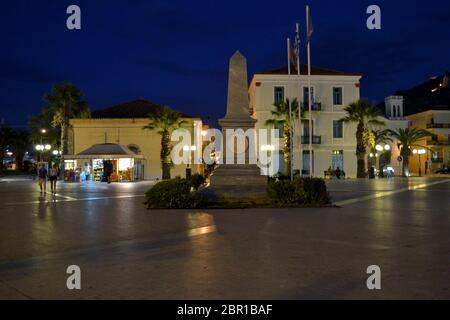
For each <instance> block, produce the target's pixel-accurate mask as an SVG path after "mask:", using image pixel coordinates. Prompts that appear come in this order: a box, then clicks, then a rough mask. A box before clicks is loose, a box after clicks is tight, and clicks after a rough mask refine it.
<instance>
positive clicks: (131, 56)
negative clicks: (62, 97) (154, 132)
mask: <svg viewBox="0 0 450 320" xmlns="http://www.w3.org/2000/svg"><path fill="white" fill-rule="evenodd" d="M310 3H311V13H312V17H313V22H314V29H315V31H314V35H313V40H312V63H313V64H314V65H318V66H322V67H328V68H334V69H338V70H343V71H355V72H362V73H363V74H364V77H363V80H362V88H361V95H362V96H363V97H367V98H369V99H370V100H372V101H374V102H379V101H380V100H382V99H383V98H384V97H385V96H386V95H389V94H392V93H393V92H395V91H396V90H397V89H407V88H410V87H412V86H414V85H416V84H419V83H421V82H423V81H425V80H426V79H428V78H429V77H431V76H433V75H438V74H442V73H444V72H445V71H447V70H450V61H449V59H450V41H449V40H450V18H449V17H450V2H449V1H448V0H438V1H432V0H430V1H423V0H420V1H411V0H409V1H406V0H403V1H392V0H390V1H387V0H386V1H355V0H345V1H338V0H317V1H316V0H315V1H310ZM70 4H77V5H79V6H80V7H81V10H82V30H80V31H69V30H68V29H67V28H66V19H67V17H68V15H67V14H66V8H67V6H69V5H70ZM305 4H306V1H299V0H295V1H286V0H278V1H261V0H259V1H243V0H240V1H234V0H227V1H212V0H201V1H200V0H191V1H186V0H184V1H169V0H160V1H151V0H145V1H144V0H140V1H138V0H134V1H133V0H128V1H125V0H122V1H118V0H115V1H112V0H108V1H106V0H94V1H93V0H90V1H84V0H71V1H63V0H58V1H54V0H39V1H38V0H36V1H24V0H14V1H2V2H1V5H0V6H1V9H0V35H1V37H0V39H1V50H0V119H1V118H4V119H5V121H6V122H7V123H8V124H9V125H13V126H20V125H26V124H27V121H28V118H29V116H30V115H33V114H36V113H38V112H39V111H40V109H41V108H42V107H43V106H44V102H43V99H42V97H43V95H44V94H45V93H48V92H50V91H51V88H52V85H53V84H55V83H60V82H66V81H68V82H72V83H73V84H75V85H76V86H77V87H79V88H80V89H81V90H82V91H83V92H84V93H85V96H86V100H87V101H88V103H89V105H90V107H91V109H92V110H95V109H98V108H103V107H108V106H112V105H115V104H118V103H121V102H125V101H128V100H132V99H137V98H145V99H148V100H151V101H153V102H155V103H159V104H164V105H169V106H171V107H173V108H175V109H177V110H179V111H182V112H184V113H188V114H192V115H200V116H202V117H203V118H204V119H206V117H207V116H210V117H211V118H212V119H216V118H218V117H221V116H222V115H223V114H224V113H225V108H226V88H227V67H228V59H229V57H230V56H231V55H232V54H233V53H234V51H235V50H237V49H239V50H240V51H241V52H242V53H243V54H244V55H245V56H246V57H247V60H248V66H249V78H250V77H251V74H252V73H253V72H254V71H263V70H270V69H272V68H276V67H280V66H282V65H283V64H285V63H286V37H288V36H290V37H293V32H294V26H295V22H299V23H300V24H301V27H302V29H303V30H302V31H303V32H302V33H303V36H304V29H305V28H304V25H305ZM371 4H377V5H379V6H380V7H381V10H382V30H379V31H370V30H368V29H367V28H366V19H367V17H368V15H367V14H366V8H367V7H368V6H369V5H371ZM303 43H304V42H303ZM301 59H302V61H303V62H304V61H305V60H306V50H303V52H302V56H301Z"/></svg>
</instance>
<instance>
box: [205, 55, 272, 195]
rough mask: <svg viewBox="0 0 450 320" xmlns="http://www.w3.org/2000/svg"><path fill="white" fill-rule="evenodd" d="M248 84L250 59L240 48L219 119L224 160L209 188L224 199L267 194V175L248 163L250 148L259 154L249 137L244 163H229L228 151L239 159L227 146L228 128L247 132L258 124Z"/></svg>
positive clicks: (230, 69)
mask: <svg viewBox="0 0 450 320" xmlns="http://www.w3.org/2000/svg"><path fill="white" fill-rule="evenodd" d="M247 86H248V83H247V61H246V59H245V57H244V56H243V55H242V54H241V53H240V52H239V51H237V52H236V53H235V54H234V55H233V56H232V57H231V59H230V67H229V79H228V100H227V113H226V115H225V117H224V118H223V119H220V120H219V124H220V125H221V127H222V136H223V139H224V141H223V144H222V153H223V155H222V156H223V159H224V164H220V165H219V167H218V168H217V169H216V170H214V172H213V173H212V175H211V183H210V187H209V191H210V192H211V191H212V192H214V193H215V194H216V195H217V196H218V197H221V198H225V199H245V200H251V199H257V198H261V197H265V196H266V192H267V191H266V186H267V177H266V176H264V175H261V170H260V168H259V167H258V166H257V165H256V164H252V163H249V158H250V157H249V154H250V151H253V152H255V154H256V146H255V145H251V144H250V143H249V141H246V146H245V164H234V163H237V161H236V162H233V164H228V163H226V159H227V156H226V155H227V153H228V152H231V153H233V158H234V159H235V160H237V157H236V150H235V149H233V150H232V149H231V148H228V146H227V141H226V137H227V135H226V130H227V129H234V130H237V129H242V130H243V131H244V132H245V131H246V130H248V129H254V128H255V123H256V120H255V119H254V118H252V117H251V116H250V108H249V100H248V88H247ZM254 141H256V137H255V139H254ZM251 148H254V149H255V150H251Z"/></svg>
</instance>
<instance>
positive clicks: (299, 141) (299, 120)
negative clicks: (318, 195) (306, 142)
mask: <svg viewBox="0 0 450 320" xmlns="http://www.w3.org/2000/svg"><path fill="white" fill-rule="evenodd" d="M295 31H296V34H297V38H298V39H297V41H298V43H297V78H298V88H297V104H298V134H299V140H298V158H299V168H298V169H299V173H300V176H301V175H302V166H301V161H302V106H301V104H300V92H301V83H300V25H299V24H298V23H296V25H295Z"/></svg>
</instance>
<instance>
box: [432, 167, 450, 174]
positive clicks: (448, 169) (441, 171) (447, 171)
mask: <svg viewBox="0 0 450 320" xmlns="http://www.w3.org/2000/svg"><path fill="white" fill-rule="evenodd" d="M435 173H437V174H450V168H445V169H439V170H436V171H435Z"/></svg>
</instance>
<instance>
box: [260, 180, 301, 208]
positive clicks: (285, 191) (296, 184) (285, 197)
mask: <svg viewBox="0 0 450 320" xmlns="http://www.w3.org/2000/svg"><path fill="white" fill-rule="evenodd" d="M267 193H268V195H269V198H270V199H271V200H272V202H273V203H274V204H275V205H276V206H279V207H295V206H299V205H304V204H305V193H304V191H303V182H302V180H301V179H296V180H294V181H293V182H291V181H290V180H278V181H273V182H270V183H269V184H268V185H267Z"/></svg>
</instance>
